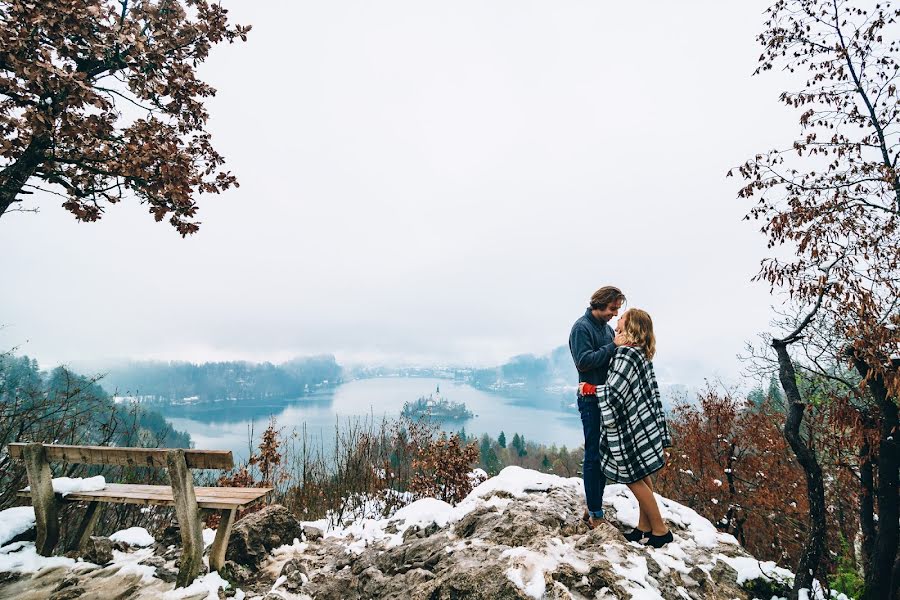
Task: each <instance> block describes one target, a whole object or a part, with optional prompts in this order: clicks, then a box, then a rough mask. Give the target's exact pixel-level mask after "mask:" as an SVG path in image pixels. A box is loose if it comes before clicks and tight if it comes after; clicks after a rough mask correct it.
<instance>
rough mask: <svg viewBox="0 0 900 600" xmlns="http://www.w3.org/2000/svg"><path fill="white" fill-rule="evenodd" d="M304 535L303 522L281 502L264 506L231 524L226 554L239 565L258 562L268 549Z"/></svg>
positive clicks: (263, 557)
mask: <svg viewBox="0 0 900 600" xmlns="http://www.w3.org/2000/svg"><path fill="white" fill-rule="evenodd" d="M302 537H303V526H302V524H301V523H300V521H298V520H297V518H296V517H295V516H294V515H293V514H291V512H290V511H289V510H288V509H287V508H285V507H284V506H281V505H278V504H276V505H273V506H267V507H266V508H264V509H262V510H260V511H258V512H255V513H251V514H249V515H247V516H245V517H244V518H242V519H241V520H239V521H238V522H237V523H235V525H234V529H233V530H232V532H231V538H230V539H229V541H228V550H227V551H226V552H225V556H226V557H227V558H228V560H232V561H234V562H236V563H238V564H239V565H244V566H253V567H255V566H257V565H259V564H261V563H262V562H264V561H265V560H266V559H267V558H269V552H270V551H271V550H272V549H273V548H278V547H279V546H283V545H285V544H290V543H292V542H293V541H294V539H301V538H302Z"/></svg>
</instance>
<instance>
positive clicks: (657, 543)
mask: <svg viewBox="0 0 900 600" xmlns="http://www.w3.org/2000/svg"><path fill="white" fill-rule="evenodd" d="M674 539H675V538H674V537H673V536H672V532H671V531H667V532H665V533H664V534H662V535H653V533H650V535H649V536H648V537H647V545H648V546H653V547H654V548H662V547H663V546H665V545H666V544H668V543H669V542H671V541H672V540H674Z"/></svg>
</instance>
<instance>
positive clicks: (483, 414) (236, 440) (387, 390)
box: [158, 377, 583, 459]
mask: <svg viewBox="0 0 900 600" xmlns="http://www.w3.org/2000/svg"><path fill="white" fill-rule="evenodd" d="M437 386H440V390H441V394H442V395H443V396H444V397H445V398H447V399H448V400H450V401H451V402H463V403H465V404H466V406H467V407H468V408H469V410H470V411H472V412H473V413H474V414H475V416H474V417H473V418H471V419H467V420H465V421H454V422H449V423H445V424H444V427H443V429H445V430H448V431H458V430H459V429H460V428H462V427H465V430H466V433H467V434H469V435H477V436H479V437H480V436H481V434H483V433H487V434H489V435H491V437H494V438H496V437H497V436H498V435H499V434H500V431H504V432H505V433H506V436H507V439H511V438H512V435H513V434H514V433H518V434H520V435H524V436H525V439H526V440H527V441H533V442H539V443H544V444H557V445H558V446H562V445H565V446H568V447H570V448H572V447H577V446H579V445H581V443H582V441H583V440H582V432H581V420H580V419H579V416H578V410H577V409H576V408H575V407H574V406H571V407H567V406H565V405H564V403H563V401H562V400H561V399H560V398H558V397H552V396H543V397H541V396H533V397H525V398H522V397H515V398H514V397H510V396H504V395H501V394H495V393H488V392H484V391H481V390H477V389H475V388H473V387H471V386H469V385H466V384H462V383H458V382H454V381H451V380H445V379H434V378H404V377H385V378H377V379H361V380H355V381H351V382H348V383H344V384H341V385H339V386H338V387H336V388H332V389H328V390H322V391H316V392H314V393H312V394H310V395H308V396H303V397H301V398H297V399H295V400H271V399H260V400H222V401H214V402H202V403H197V404H181V405H162V406H159V407H158V410H159V411H160V412H161V413H162V414H163V415H164V416H165V417H166V419H168V420H169V421H170V422H171V423H172V425H173V427H175V428H176V429H179V430H183V431H187V432H188V433H190V434H191V438H192V439H193V441H194V445H195V446H196V447H197V448H201V449H229V450H231V451H232V452H234V454H235V458H236V459H238V458H246V456H247V453H248V438H249V432H250V431H251V428H252V431H253V436H254V445H255V444H258V443H259V436H260V434H261V433H262V431H263V430H264V429H265V428H266V426H267V425H268V422H269V418H270V417H274V418H275V421H276V422H277V424H278V427H279V428H281V429H282V433H283V434H284V435H285V436H288V435H290V434H291V433H292V432H294V431H295V430H296V431H297V432H298V433H299V432H301V431H302V429H303V427H304V425H305V426H306V431H307V433H308V435H309V439H310V440H314V441H315V443H317V444H319V443H323V444H325V446H326V448H327V447H328V446H329V445H330V444H332V443H333V442H334V434H335V425H336V424H338V423H339V424H341V425H342V426H343V425H346V424H347V422H348V421H352V420H354V419H364V418H369V419H375V420H376V421H380V420H381V419H382V418H383V417H387V418H392V417H397V416H399V414H400V411H401V410H402V409H403V403H404V402H411V401H414V400H416V399H418V398H419V397H421V396H427V395H429V394H431V393H432V392H434V391H435V389H436V388H437ZM572 401H573V402H574V397H573V400H572Z"/></svg>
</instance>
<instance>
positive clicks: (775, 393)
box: [768, 373, 784, 407]
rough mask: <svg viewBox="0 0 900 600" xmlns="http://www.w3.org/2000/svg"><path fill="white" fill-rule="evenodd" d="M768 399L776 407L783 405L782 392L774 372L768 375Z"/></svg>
mask: <svg viewBox="0 0 900 600" xmlns="http://www.w3.org/2000/svg"><path fill="white" fill-rule="evenodd" d="M768 395H769V400H771V401H772V404H774V405H775V406H777V407H783V406H784V394H782V392H781V383H780V382H779V381H778V378H777V377H776V376H775V373H772V375H771V376H770V377H769V394H768Z"/></svg>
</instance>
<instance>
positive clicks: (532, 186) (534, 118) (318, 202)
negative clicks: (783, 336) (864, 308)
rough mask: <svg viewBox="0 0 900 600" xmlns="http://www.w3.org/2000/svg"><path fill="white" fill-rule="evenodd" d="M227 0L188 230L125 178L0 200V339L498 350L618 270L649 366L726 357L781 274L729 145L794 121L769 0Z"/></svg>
mask: <svg viewBox="0 0 900 600" xmlns="http://www.w3.org/2000/svg"><path fill="white" fill-rule="evenodd" d="M224 4H225V6H226V7H228V8H229V9H230V10H231V15H232V17H233V19H234V21H236V22H238V23H241V24H248V23H249V24H252V25H253V30H252V32H251V34H250V38H249V41H248V42H247V43H246V44H237V45H234V46H230V47H223V48H218V49H217V50H216V51H214V53H213V55H212V56H211V58H210V60H209V61H208V63H207V65H205V66H204V68H203V69H202V73H203V75H204V76H205V78H206V80H208V81H209V82H210V83H212V84H213V85H214V86H215V87H216V88H218V95H217V96H216V98H215V99H214V100H212V101H210V102H209V103H208V107H209V110H210V112H211V115H212V117H211V121H210V129H211V131H212V133H213V135H214V142H215V144H216V146H217V148H218V149H219V150H220V151H221V152H222V153H223V154H224V155H225V156H226V158H227V160H228V168H229V169H231V170H232V171H233V172H234V173H235V174H236V175H237V176H238V177H239V179H240V182H241V187H240V188H239V189H237V190H233V191H229V192H227V193H225V194H224V195H221V196H210V197H205V196H204V197H201V200H200V206H201V209H200V218H201V220H202V226H201V229H200V232H199V233H198V234H196V235H194V236H192V237H190V238H188V239H181V237H180V236H178V235H177V233H176V232H175V231H174V229H172V228H171V227H170V226H168V225H167V224H164V223H163V224H157V223H155V222H154V221H153V219H152V218H151V216H150V215H149V214H147V211H146V208H145V207H144V206H141V205H139V204H137V203H136V202H132V203H125V204H121V205H118V206H113V207H110V208H109V210H108V211H107V214H106V216H105V217H104V218H103V220H102V221H100V222H99V223H93V224H83V223H76V222H75V220H74V219H73V218H72V217H71V215H70V214H69V213H67V212H66V211H64V210H63V209H62V208H61V207H60V206H59V203H60V201H59V199H58V198H53V197H46V198H42V199H39V202H38V204H39V207H40V212H39V213H38V214H36V215H34V214H9V215H5V216H3V217H2V218H0V255H2V256H3V261H2V264H3V290H4V293H3V294H2V295H0V323H2V324H4V325H5V328H4V329H3V330H2V331H0V343H2V347H3V348H9V347H12V346H19V351H20V352H23V353H27V354H29V355H31V356H34V357H36V358H37V359H38V360H39V361H40V362H41V363H42V364H43V365H47V366H51V365H53V364H57V363H60V362H69V361H77V360H95V359H96V360H107V359H113V358H123V357H130V358H156V359H187V360H194V361H204V360H219V359H248V360H272V361H279V360H284V359H287V358H289V357H292V356H296V355H306V354H313V353H334V354H336V356H337V357H338V360H340V361H343V362H351V361H353V362H355V361H366V362H391V363H396V362H405V363H417V364H432V363H454V364H479V365H489V364H496V363H499V362H502V361H505V360H506V359H508V358H509V357H510V356H512V355H515V354H519V353H535V354H543V353H546V352H548V351H550V350H551V349H552V348H554V347H557V346H559V345H562V344H565V343H566V342H567V339H568V334H569V329H570V327H571V325H572V322H573V321H574V320H575V319H576V318H577V317H578V316H580V315H581V314H582V312H583V310H584V308H585V306H586V304H587V300H588V298H589V297H590V294H591V293H592V292H593V291H594V290H595V289H596V288H598V287H599V286H601V285H605V284H616V285H619V286H620V287H621V288H623V290H624V291H625V292H626V294H627V295H628V299H629V300H628V303H629V305H630V306H637V307H641V308H644V309H646V310H648V311H649V312H650V314H651V315H652V316H653V318H654V322H655V324H656V330H657V337H658V348H659V352H658V358H657V360H656V362H657V364H658V365H659V367H660V368H661V370H662V372H664V373H665V379H667V380H670V381H683V382H685V383H692V384H696V383H698V382H699V381H702V378H703V377H722V378H725V379H728V380H732V381H736V380H737V378H738V376H739V373H740V370H741V365H740V364H739V362H738V361H737V359H736V358H735V355H736V354H738V353H739V352H740V351H741V350H742V349H743V346H744V343H745V342H746V341H747V340H751V339H754V338H755V336H756V335H757V333H758V332H760V331H762V330H765V329H766V328H767V327H768V322H769V318H770V317H769V315H770V310H769V307H770V305H771V304H772V302H773V300H772V298H770V296H769V295H768V289H767V287H766V286H765V285H763V284H754V283H751V281H750V279H751V278H752V276H753V275H754V274H755V273H756V270H757V267H758V264H759V260H760V258H761V257H762V256H763V255H764V253H765V252H766V249H765V241H764V239H763V237H762V236H761V235H760V234H759V233H758V232H757V227H756V226H755V225H753V224H752V223H748V222H742V220H741V218H742V216H743V214H744V213H745V212H746V210H747V208H748V205H747V204H746V203H744V202H742V201H740V200H737V199H736V191H737V188H738V186H739V184H740V181H739V180H736V179H733V178H732V179H726V178H725V173H726V172H727V170H728V169H729V168H730V167H732V166H734V165H736V164H738V163H740V162H742V161H743V160H744V159H746V158H747V157H749V156H750V155H752V154H754V153H756V152H758V151H763V150H766V149H768V148H770V147H772V146H775V145H783V144H785V143H789V141H790V140H791V139H792V138H793V136H794V134H795V133H796V131H797V126H796V115H794V114H792V113H791V112H790V111H788V110H787V109H785V108H783V107H781V106H780V105H779V104H778V102H777V98H778V93H779V91H780V89H781V86H783V85H784V83H783V81H782V82H779V80H778V76H777V75H776V76H770V75H767V76H764V77H751V73H752V71H753V69H754V68H755V65H756V59H757V57H758V56H759V53H760V50H759V47H758V45H757V43H756V41H755V39H754V38H755V36H756V35H757V33H758V32H759V30H760V28H761V24H762V20H763V18H762V12H763V10H764V8H765V7H766V6H767V4H768V3H767V2H758V1H755V0H754V1H743V2H722V1H721V0H716V1H712V0H710V1H697V0H689V1H687V2H671V1H645V2H639V3H631V2H621V3H610V2H597V1H596V0H591V1H583V2H575V1H564V0H554V1H553V2H549V1H544V2H524V1H522V0H515V1H511V0H510V1H497V0H492V1H489V2H485V1H483V0H479V1H465V0H453V1H452V2H450V1H443V2H423V1H421V0H409V1H403V2H400V1H378V2H373V1H371V0H366V1H360V2H346V1H340V0H329V1H328V2H323V1H315V2H309V1H292V2H284V1H272V0H270V1H267V2H237V1H235V0H230V1H229V0H226V1H225V3H224ZM779 83H780V85H779Z"/></svg>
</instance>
